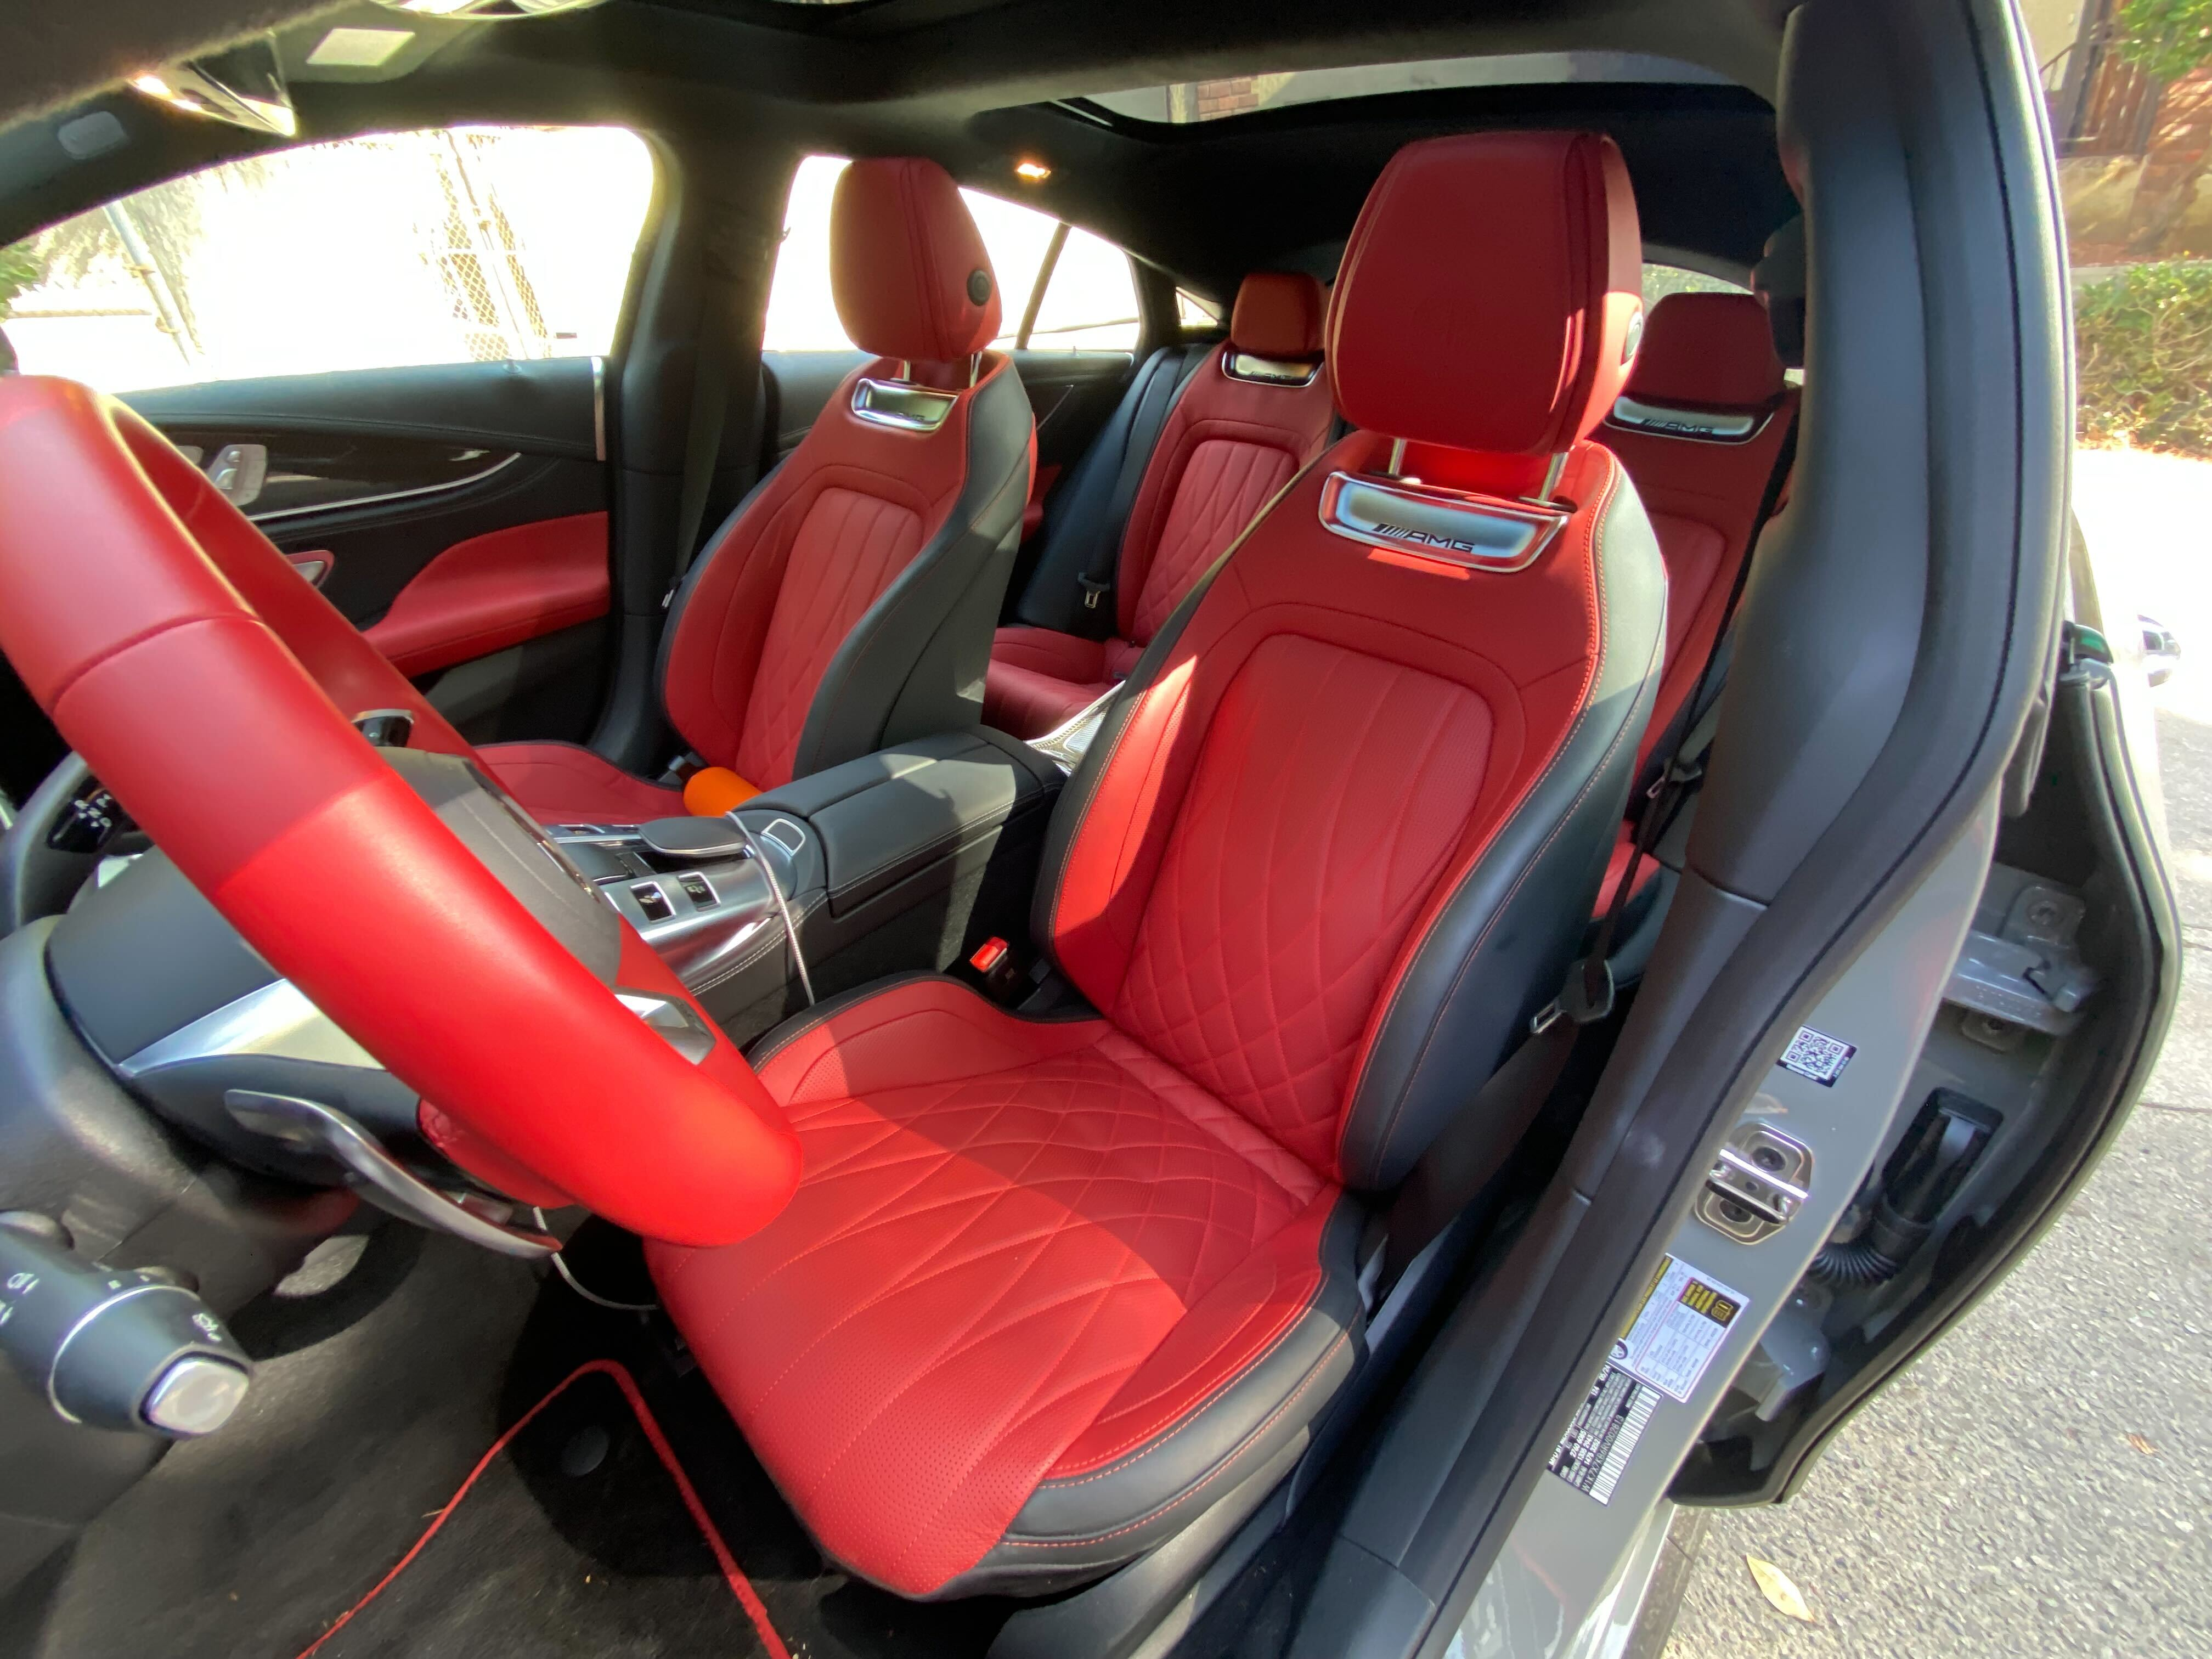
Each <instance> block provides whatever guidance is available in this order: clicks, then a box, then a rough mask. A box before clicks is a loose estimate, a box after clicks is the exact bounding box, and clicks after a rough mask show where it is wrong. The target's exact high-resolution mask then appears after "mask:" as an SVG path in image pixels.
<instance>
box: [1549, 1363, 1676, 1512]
mask: <svg viewBox="0 0 2212 1659" xmlns="http://www.w3.org/2000/svg"><path fill="white" fill-rule="evenodd" d="M1658 1409H1659V1390H1658V1389H1655V1388H1653V1387H1652V1386H1651V1385H1650V1383H1639V1382H1638V1381H1637V1380H1636V1379H1635V1378H1634V1377H1632V1376H1630V1375H1629V1374H1628V1373H1627V1372H1626V1371H1624V1370H1616V1369H1615V1368H1613V1366H1611V1365H1607V1367H1606V1368H1605V1369H1604V1370H1601V1371H1600V1372H1599V1373H1598V1375H1597V1386H1596V1387H1595V1388H1593V1389H1591V1390H1590V1391H1589V1399H1587V1400H1585V1401H1583V1403H1582V1407H1581V1409H1580V1410H1578V1411H1577V1412H1576V1413H1575V1420H1574V1422H1573V1423H1572V1424H1571V1425H1569V1427H1568V1429H1567V1431H1566V1434H1565V1436H1564V1437H1562V1438H1561V1439H1560V1441H1559V1447H1558V1449H1556V1450H1555V1451H1553V1454H1552V1461H1551V1462H1549V1463H1547V1464H1546V1465H1545V1466H1544V1467H1545V1468H1547V1469H1549V1470H1551V1472H1552V1473H1553V1474H1556V1475H1558V1476H1559V1479H1560V1480H1564V1481H1565V1482H1566V1483H1567V1484H1568V1485H1569V1486H1572V1487H1573V1488H1574V1489H1575V1490H1576V1491H1577V1492H1584V1493H1587V1494H1588V1495H1589V1496H1590V1497H1592V1498H1595V1499H1597V1501H1598V1502H1599V1503H1601V1504H1610V1503H1612V1502H1613V1488H1614V1487H1615V1486H1619V1485H1620V1476H1621V1472H1622V1471H1623V1470H1625V1469H1626V1468H1627V1467H1628V1460H1629V1457H1630V1456H1631V1455H1632V1454H1633V1453H1634V1452H1635V1450H1636V1443H1637V1442H1638V1440H1640V1439H1642V1438H1643V1437H1644V1430H1645V1429H1646V1428H1647V1427H1649V1426H1650V1422H1651V1413H1653V1412H1655V1411H1656V1410H1658Z"/></svg>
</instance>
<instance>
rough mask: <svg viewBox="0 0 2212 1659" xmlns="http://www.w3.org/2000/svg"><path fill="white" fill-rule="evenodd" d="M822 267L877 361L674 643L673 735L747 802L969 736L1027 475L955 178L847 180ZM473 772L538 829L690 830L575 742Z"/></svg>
mask: <svg viewBox="0 0 2212 1659" xmlns="http://www.w3.org/2000/svg"><path fill="white" fill-rule="evenodd" d="M829 250H830V261H831V265H830V271H831V281H832V283H834V284H835V287H836V301H837V315H838V317H839V318H840V319H842V321H843V323H844V325H845V331H846V332H847V333H848V334H849V335H850V336H851V337H852V338H853V339H854V342H855V343H858V344H859V345H860V347H861V348H862V349H864V350H867V351H872V352H874V353H876V354H878V356H877V361H875V362H871V363H866V364H864V365H862V366H861V367H860V368H858V369H856V370H854V373H853V374H852V375H851V376H850V377H848V379H847V380H846V381H845V383H844V384H843V385H842V386H839V387H838V389H837V390H836V392H835V393H833V394H832V395H831V397H830V399H829V403H828V404H825V405H824V406H823V410H822V414H821V416H820V418H819V419H817V421H816V422H815V423H814V426H813V428H812V429H811V430H810V431H809V432H808V433H807V435H806V437H805V440H804V441H802V442H801V443H800V444H799V447H798V448H797V449H796V450H794V451H793V452H792V453H791V455H790V457H789V459H787V460H786V461H785V462H784V463H783V465H781V466H779V467H778V468H776V470H775V471H774V472H772V473H770V474H769V477H767V478H765V479H763V481H762V483H761V484H760V485H759V487H758V488H757V489H755V490H754V491H753V492H752V494H751V495H749V496H747V497H746V499H745V500H744V502H743V503H742V504H741V505H740V506H739V507H738V510H737V511H736V512H735V513H732V515H731V517H730V520H729V522H728V523H727V524H726V525H725V526H723V527H722V529H721V530H720V532H718V533H717V534H716V536H715V537H714V540H713V541H712V542H711V543H710V544H708V548H707V550H706V551H705V552H703V553H702V554H701V556H699V558H698V560H697V562H696V563H695V564H694V565H693V566H692V568H691V570H690V574H688V575H687V576H686V577H685V579H684V585H683V586H682V587H681V588H680V589H679V590H678V592H677V595H676V598H675V600H674V602H673V604H672V605H671V614H670V617H669V618H668V623H667V626H666V629H665V632H664V633H663V635H662V645H661V667H660V681H661V699H662V702H663V704H664V706H665V708H666V710H667V714H668V719H669V721H670V723H671V725H673V726H675V728H676V730H677V732H678V733H679V734H680V735H681V736H682V738H683V739H684V742H685V743H686V744H690V747H691V750H693V752H695V753H696V754H697V755H698V756H700V757H702V759H704V760H705V761H706V762H707V763H708V764H709V765H712V766H717V767H723V768H726V769H729V770H730V771H732V772H734V773H736V774H737V775H738V778H739V780H740V781H741V784H742V787H741V788H738V789H737V790H736V793H750V792H751V791H753V790H758V789H773V788H775V787H779V786H781V785H782V784H786V783H788V782H790V781H791V780H792V779H793V778H795V777H804V776H805V775H808V774H810V773H813V772H818V771H820V770H821V769H823V768H824V767H827V766H834V765H836V764H837V763H840V762H842V761H848V760H851V759H854V757H858V756H860V755H866V754H869V753H871V752H872V751H873V750H878V749H880V748H882V747H884V745H885V744H891V743H896V742H899V741H901V740H902V739H904V738H913V737H919V736H922V735H925V734H927V733H929V732H941V731H945V730H948V729H950V728H951V727H954V726H968V725H972V724H974V723H975V720H976V718H977V715H978V714H979V712H980V710H981V693H982V682H983V674H984V669H985V665H986V664H987V661H988V659H989V653H990V641H991V629H992V625H993V623H994V622H996V620H997V618H998V613H999V607H1000V601H1001V599H1003V597H1004V595H1005V592H1006V577H1007V574H1008V573H1009V572H1010V571H1011V570H1012V566H1013V556H1014V549H1015V544H1016V543H1017V541H1018V538H1019V532H1020V526H1021V514H1022V506H1023V503H1024V501H1026V500H1027V498H1028V495H1029V487H1030V468H1031V467H1032V465H1034V463H1035V459H1036V427H1035V423H1034V422H1033V421H1032V419H1031V416H1030V405H1029V398H1028V397H1027V396H1026V394H1024V392H1023V390H1022V386H1021V381H1020V380H1019V379H1018V378H1017V376H1016V375H1015V374H1014V371H1013V366H1012V361H1011V360H1010V359H1009V358H1008V357H1007V356H1006V355H1005V354H1004V353H1003V352H994V351H986V350H985V349H984V348H985V347H986V346H987V344H988V343H990V341H991V340H992V339H993V338H994V337H995V336H996V335H997V333H998V331H999V290H998V283H997V279H996V278H995V277H994V276H993V275H992V272H991V262H990V258H989V256H988V255H987V254H986V253H985V252H984V250H983V241H982V238H981V236H980V235H979V234H977V232H976V229H975V222H974V221H973V220H972V219H970V218H969V215H968V209H967V205H966V204H964V203H963V202H962V201H961V199H960V192H959V191H958V189H957V187H956V186H955V185H954V184H953V182H952V180H951V178H950V177H949V176H948V175H947V174H946V173H945V169H944V168H942V167H939V166H938V165H937V163H936V162H934V161H923V160H918V159H915V158H911V157H907V158H892V159H883V160H875V161H855V162H854V163H853V165H852V166H851V167H848V168H847V169H846V170H845V173H844V174H843V176H842V177H841V178H840V179H838V181H837V192H836V199H835V201H834V203H833V204H832V207H831V217H830V228H829ZM479 752H480V753H481V754H482V755H483V758H484V759H485V760H486V761H487V762H489V763H490V765H491V767H492V769H493V770H494V771H495V772H496V773H497V774H498V775H499V779H500V781H501V782H502V783H503V784H505V785H506V786H507V789H508V790H509V791H510V792H511V793H513V795H514V797H515V798H516V799H518V800H520V802H521V803H522V804H523V805H525V806H526V807H527V808H528V809H529V810H530V811H532V812H533V813H535V814H536V815H537V816H538V817H539V818H540V819H543V820H545V821H547V822H561V821H564V820H572V819H573V820H581V821H584V822H587V823H637V822H639V821H641V820H643V819H649V818H655V817H665V816H668V815H670V814H673V813H680V812H682V811H684V797H683V795H682V793H681V792H680V791H678V790H677V789H675V788H672V787H664V786H662V785H659V784H657V783H653V782H651V781H647V780H646V779H644V778H640V777H634V776H632V775H629V773H626V772H623V771H621V770H619V769H617V768H615V767H613V766H611V765H610V764H609V763H607V762H605V760H602V759H601V758H600V757H599V756H598V755H596V754H594V753H592V751H591V750H588V749H584V748H581V747H580V746H578V745H576V744H557V743H508V744H493V745H491V746H489V747H488V748H485V749H483V750H481V751H479ZM725 799H727V793H726V794H725ZM729 804H734V802H730V803H729ZM710 810H714V811H721V810H726V806H724V805H716V806H714V807H713V808H711V809H710Z"/></svg>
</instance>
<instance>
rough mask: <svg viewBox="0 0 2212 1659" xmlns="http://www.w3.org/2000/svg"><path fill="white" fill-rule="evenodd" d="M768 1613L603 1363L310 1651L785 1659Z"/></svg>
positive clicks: (567, 1386)
mask: <svg viewBox="0 0 2212 1659" xmlns="http://www.w3.org/2000/svg"><path fill="white" fill-rule="evenodd" d="M767 1617H768V1616H767V1613H766V1612H765V1610H764V1609H763V1608H762V1607H761V1604H760V1602H759V1601H758V1599H757V1597H756V1596H755V1595H754V1594H753V1591H752V1587H751V1586H750V1584H749V1583H746V1582H745V1580H744V1575H743V1574H742V1573H741V1572H740V1571H739V1570H738V1566H737V1565H736V1563H735V1562H734V1561H733V1560H732V1559H731V1557H730V1555H729V1553H728V1552H727V1550H726V1548H725V1547H724V1546H723V1544H722V1541H721V1539H720V1536H719V1535H718V1534H715V1533H714V1531H713V1530H712V1524H711V1522H708V1519H707V1516H706V1511H705V1510H704V1509H703V1508H702V1507H701V1506H700V1504H699V1500H698V1498H697V1497H696V1495H695V1494H694V1493H693V1492H692V1491H691V1489H690V1486H689V1485H688V1483H687V1482H685V1480H684V1477H683V1475H682V1474H681V1473H680V1472H679V1471H678V1468H677V1466H676V1463H675V1459H674V1454H673V1452H672V1451H671V1449H669V1447H668V1444H667V1442H666V1440H665V1438H664V1437H663V1436H662V1435H661V1432H660V1430H659V1426H658V1425H656V1424H655V1423H654V1422H653V1419H652V1415H651V1413H650V1411H649V1409H648V1408H647V1407H646V1405H645V1402H644V1400H643V1399H642V1397H641V1395H639V1394H638V1393H637V1390H636V1387H635V1383H633V1382H632V1381H631V1379H630V1376H629V1373H628V1372H627V1371H625V1370H623V1369H622V1368H621V1367H620V1366H618V1365H616V1364H613V1362H611V1361H608V1360H596V1361H593V1362H592V1363H591V1364H587V1365H586V1366H584V1367H583V1368H582V1369H580V1370H577V1371H574V1372H573V1373H571V1374H570V1375H569V1376H568V1377H567V1378H566V1379H565V1380H563V1381H562V1382H561V1383H558V1384H556V1386H555V1388H554V1389H553V1390H552V1391H551V1393H550V1394H549V1395H546V1396H545V1397H544V1399H543V1400H541V1401H539V1402H538V1404H537V1405H535V1406H533V1407H531V1408H530V1410H529V1411H528V1412H526V1413H525V1414H524V1415H523V1417H522V1419H520V1421H519V1422H517V1423H516V1424H515V1425H514V1426H513V1427H512V1428H510V1429H509V1430H507V1432H506V1433H505V1434H503V1435H502V1436H501V1437H500V1439H499V1440H498V1442H497V1443H495V1445H494V1446H493V1448H492V1449H491V1451H490V1452H489V1453H488V1454H486V1455H485V1457H484V1459H483V1462H480V1463H479V1464H477V1467H476V1468H475V1469H474V1470H473V1471H472V1472H471V1474H470V1476H469V1478H468V1480H466V1481H465V1483H464V1484H463V1486H462V1487H461V1489H460V1490H459V1492H457V1493H456V1494H455V1495H454V1498H453V1501H452V1502H451V1503H449V1504H447V1506H446V1508H445V1509H444V1510H441V1512H440V1513H439V1515H438V1517H437V1518H436V1519H435V1520H434V1521H433V1522H431V1523H430V1526H429V1527H428V1528H427V1529H426V1530H425V1532H424V1533H423V1534H422V1537H421V1538H420V1539H419V1540H418V1541H416V1544H415V1546H414V1547H413V1548H412V1549H410V1551H409V1552H408V1553H407V1554H406V1555H405V1556H404V1558H403V1559H401V1561H400V1562H399V1564H398V1565H397V1566H395V1567H394V1568H393V1569H392V1571H391V1573H389V1574H388V1575H386V1577H385V1578H384V1579H383V1581H382V1582H381V1583H379V1584H378V1585H377V1586H376V1587H375V1588H374V1589H372V1590H371V1591H370V1592H369V1594H368V1596H367V1597H365V1598H364V1599H363V1600H362V1601H361V1602H359V1603H357V1604H356V1606H355V1607H353V1608H352V1610H350V1611H349V1612H348V1613H344V1614H343V1615H342V1616H341V1617H340V1618H339V1619H338V1620H337V1622H336V1623H335V1624H334V1625H333V1626H332V1627H331V1629H330V1631H329V1632H326V1633H325V1635H324V1636H323V1637H322V1638H320V1639H319V1641H318V1642H316V1643H315V1644H314V1645H313V1647H311V1648H309V1649H307V1653H311V1654H314V1655H317V1656H319V1659H417V1656H429V1655H445V1654H456V1655H458V1654H466V1655H470V1656H481V1659H508V1656H511V1659H662V1656H674V1655H679V1654H702V1655H705V1654H713V1655H718V1656H729V1659H740V1656H761V1659H786V1655H787V1650H786V1649H785V1647H784V1645H783V1644H782V1643H781V1640H779V1639H778V1638H776V1636H775V1633H774V1632H773V1630H772V1629H771V1628H769V1626H768V1622H767ZM303 1659H304V1656H303Z"/></svg>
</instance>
